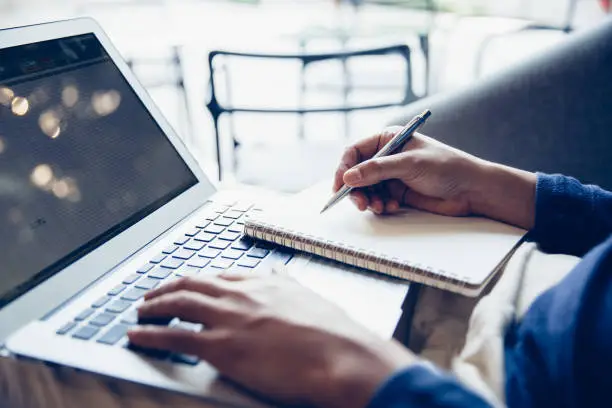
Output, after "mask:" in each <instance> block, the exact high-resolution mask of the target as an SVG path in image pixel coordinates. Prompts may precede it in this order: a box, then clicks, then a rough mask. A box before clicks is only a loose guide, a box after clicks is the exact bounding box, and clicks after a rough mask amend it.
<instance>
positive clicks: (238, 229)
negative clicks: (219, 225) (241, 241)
mask: <svg viewBox="0 0 612 408" xmlns="http://www.w3.org/2000/svg"><path fill="white" fill-rule="evenodd" d="M227 231H230V232H237V233H239V234H241V235H242V234H243V233H244V225H240V224H238V223H235V224H233V225H232V226H231V227H227Z"/></svg>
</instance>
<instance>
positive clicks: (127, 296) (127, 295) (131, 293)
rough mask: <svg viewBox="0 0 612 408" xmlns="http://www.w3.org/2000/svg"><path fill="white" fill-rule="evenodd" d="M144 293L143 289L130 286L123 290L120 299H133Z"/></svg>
mask: <svg viewBox="0 0 612 408" xmlns="http://www.w3.org/2000/svg"><path fill="white" fill-rule="evenodd" d="M145 293H147V291H146V290H145V289H140V288H132V289H130V290H128V291H127V292H125V293H124V294H123V295H121V299H123V300H129V301H135V300H138V299H140V298H141V297H143V296H144V294H145Z"/></svg>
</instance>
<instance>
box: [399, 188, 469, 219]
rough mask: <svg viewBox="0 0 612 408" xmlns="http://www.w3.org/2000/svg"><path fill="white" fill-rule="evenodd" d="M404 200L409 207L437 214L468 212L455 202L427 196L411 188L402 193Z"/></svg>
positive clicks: (461, 213) (458, 214)
mask: <svg viewBox="0 0 612 408" xmlns="http://www.w3.org/2000/svg"><path fill="white" fill-rule="evenodd" d="M404 201H405V203H406V204H407V205H410V206H411V207H415V208H419V209H421V210H425V211H429V212H432V213H437V214H445V215H453V216H461V215H466V214H467V213H468V211H467V210H466V209H465V208H464V207H462V206H461V205H460V204H458V203H456V202H453V201H449V200H443V199H441V198H435V197H428V196H425V195H422V194H419V193H417V192H416V191H413V190H408V191H407V192H406V194H404Z"/></svg>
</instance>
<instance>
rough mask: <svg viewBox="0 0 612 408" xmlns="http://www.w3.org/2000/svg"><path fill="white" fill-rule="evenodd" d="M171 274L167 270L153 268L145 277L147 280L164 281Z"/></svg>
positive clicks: (170, 271)
mask: <svg viewBox="0 0 612 408" xmlns="http://www.w3.org/2000/svg"><path fill="white" fill-rule="evenodd" d="M171 273H172V270H171V269H167V268H155V269H153V270H152V271H151V272H149V274H148V275H147V276H148V277H149V278H154V279H165V278H167V277H168V275H170V274H171Z"/></svg>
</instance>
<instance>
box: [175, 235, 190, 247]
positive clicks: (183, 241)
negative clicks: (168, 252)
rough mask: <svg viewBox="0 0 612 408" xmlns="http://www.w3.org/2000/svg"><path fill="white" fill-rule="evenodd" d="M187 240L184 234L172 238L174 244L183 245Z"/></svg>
mask: <svg viewBox="0 0 612 408" xmlns="http://www.w3.org/2000/svg"><path fill="white" fill-rule="evenodd" d="M187 241H189V237H186V236H184V235H183V236H181V237H179V238H177V239H175V240H174V243H175V244H176V245H183V244H185V242H187Z"/></svg>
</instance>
